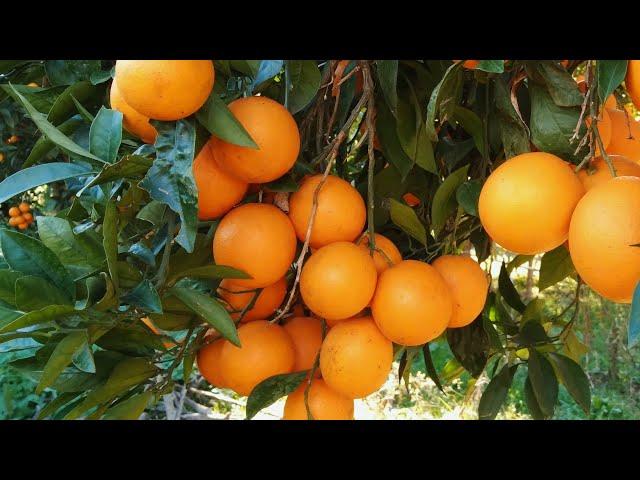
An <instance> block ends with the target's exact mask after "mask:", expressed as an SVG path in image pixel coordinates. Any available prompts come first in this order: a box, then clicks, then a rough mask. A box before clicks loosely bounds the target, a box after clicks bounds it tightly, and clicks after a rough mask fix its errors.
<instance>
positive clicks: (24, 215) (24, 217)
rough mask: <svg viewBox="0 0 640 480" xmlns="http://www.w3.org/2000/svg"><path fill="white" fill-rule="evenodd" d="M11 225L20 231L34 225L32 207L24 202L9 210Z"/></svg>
mask: <svg viewBox="0 0 640 480" xmlns="http://www.w3.org/2000/svg"><path fill="white" fill-rule="evenodd" d="M8 223H9V225H10V226H12V227H15V228H19V229H20V230H26V229H27V228H29V225H31V224H32V223H33V214H32V213H31V206H30V205H29V204H28V203H26V202H22V203H21V204H20V205H18V206H16V207H11V208H10V209H9V222H8Z"/></svg>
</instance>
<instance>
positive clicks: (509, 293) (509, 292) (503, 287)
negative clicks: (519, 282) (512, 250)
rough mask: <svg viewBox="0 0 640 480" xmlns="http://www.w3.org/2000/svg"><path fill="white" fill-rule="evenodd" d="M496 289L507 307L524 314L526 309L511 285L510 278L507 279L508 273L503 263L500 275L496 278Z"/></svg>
mask: <svg viewBox="0 0 640 480" xmlns="http://www.w3.org/2000/svg"><path fill="white" fill-rule="evenodd" d="M498 289H499V290H500V294H501V295H502V298H504V300H505V302H507V305H509V306H510V307H511V308H513V309H514V310H517V311H518V312H520V313H522V312H524V310H525V308H526V307H525V305H524V303H522V299H521V298H520V294H519V293H518V291H517V290H516V287H514V286H513V283H511V278H509V273H508V272H507V268H506V267H505V264H504V263H503V264H502V267H501V268H500V275H499V276H498Z"/></svg>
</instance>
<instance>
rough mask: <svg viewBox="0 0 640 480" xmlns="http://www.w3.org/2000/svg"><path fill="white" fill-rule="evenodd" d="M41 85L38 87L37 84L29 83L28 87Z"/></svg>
mask: <svg viewBox="0 0 640 480" xmlns="http://www.w3.org/2000/svg"><path fill="white" fill-rule="evenodd" d="M39 86H40V85H38V84H37V83H36V82H30V83H27V87H39Z"/></svg>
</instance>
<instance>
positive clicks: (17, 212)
mask: <svg viewBox="0 0 640 480" xmlns="http://www.w3.org/2000/svg"><path fill="white" fill-rule="evenodd" d="M9 216H10V217H18V216H20V209H19V208H18V207H11V208H10V209H9Z"/></svg>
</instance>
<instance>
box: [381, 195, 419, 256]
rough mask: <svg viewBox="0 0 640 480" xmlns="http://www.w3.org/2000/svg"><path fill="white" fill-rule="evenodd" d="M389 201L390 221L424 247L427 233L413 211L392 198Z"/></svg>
mask: <svg viewBox="0 0 640 480" xmlns="http://www.w3.org/2000/svg"><path fill="white" fill-rule="evenodd" d="M389 201H390V204H391V210H390V212H391V221H392V222H393V223H394V224H395V225H397V226H398V227H400V228H401V229H402V231H404V232H405V233H407V234H408V235H410V236H412V237H413V238H415V239H416V240H418V241H419V242H420V243H422V244H423V245H425V246H426V245H427V231H426V229H425V227H424V225H423V224H422V222H421V221H420V219H419V218H418V215H417V214H416V212H415V210H414V209H413V208H411V207H409V206H408V205H405V204H404V203H402V202H399V201H398V200H396V199H394V198H390V199H389Z"/></svg>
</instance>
